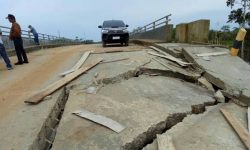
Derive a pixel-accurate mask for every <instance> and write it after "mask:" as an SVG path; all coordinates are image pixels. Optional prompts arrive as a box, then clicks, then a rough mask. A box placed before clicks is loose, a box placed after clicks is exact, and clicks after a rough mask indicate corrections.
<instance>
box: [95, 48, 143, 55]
mask: <svg viewBox="0 0 250 150" xmlns="http://www.w3.org/2000/svg"><path fill="white" fill-rule="evenodd" d="M136 51H143V49H136V50H121V49H114V50H106V51H94V52H91V54H103V53H119V52H136Z"/></svg>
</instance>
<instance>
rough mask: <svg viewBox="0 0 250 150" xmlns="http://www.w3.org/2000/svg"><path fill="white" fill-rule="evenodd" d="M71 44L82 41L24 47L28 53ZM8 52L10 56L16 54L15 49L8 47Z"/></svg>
mask: <svg viewBox="0 0 250 150" xmlns="http://www.w3.org/2000/svg"><path fill="white" fill-rule="evenodd" d="M69 45H80V43H78V44H77V43H68V44H66V43H61V44H48V45H36V46H28V47H24V49H25V51H26V52H27V53H30V52H34V51H37V50H41V49H47V48H56V47H62V46H69ZM7 53H8V55H9V56H14V55H16V51H15V49H8V50H7Z"/></svg>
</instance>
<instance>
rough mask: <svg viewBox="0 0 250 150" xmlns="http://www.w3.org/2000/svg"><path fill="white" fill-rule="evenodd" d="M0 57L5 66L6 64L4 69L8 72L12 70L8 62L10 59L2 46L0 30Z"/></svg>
mask: <svg viewBox="0 0 250 150" xmlns="http://www.w3.org/2000/svg"><path fill="white" fill-rule="evenodd" d="M0 56H2V58H3V60H4V62H5V64H6V67H7V69H8V70H11V69H13V68H12V65H11V62H10V59H9V57H8V55H7V53H6V50H5V47H4V45H3V40H2V30H1V29H0Z"/></svg>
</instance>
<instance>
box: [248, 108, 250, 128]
mask: <svg viewBox="0 0 250 150" xmlns="http://www.w3.org/2000/svg"><path fill="white" fill-rule="evenodd" d="M247 123H248V132H250V107H248V109H247Z"/></svg>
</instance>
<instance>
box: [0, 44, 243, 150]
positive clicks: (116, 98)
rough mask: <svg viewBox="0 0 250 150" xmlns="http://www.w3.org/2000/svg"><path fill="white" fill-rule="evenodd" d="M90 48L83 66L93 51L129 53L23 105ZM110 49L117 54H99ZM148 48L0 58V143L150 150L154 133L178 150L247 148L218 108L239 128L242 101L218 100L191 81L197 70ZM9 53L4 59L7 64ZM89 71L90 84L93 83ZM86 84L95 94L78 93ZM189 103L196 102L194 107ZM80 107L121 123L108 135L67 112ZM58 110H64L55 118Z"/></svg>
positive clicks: (16, 146)
mask: <svg viewBox="0 0 250 150" xmlns="http://www.w3.org/2000/svg"><path fill="white" fill-rule="evenodd" d="M166 45H167V44H165V45H164V44H163V46H166ZM174 46H176V47H182V46H183V45H180V44H172V45H171V48H172V47H174ZM184 46H185V45H184ZM184 46H183V47H184ZM190 47H192V45H189V48H190ZM195 47H196V46H195ZM184 49H185V47H184ZM211 49H213V48H211ZM89 50H94V51H95V52H99V53H95V54H91V55H90V57H89V58H88V59H87V62H85V64H84V65H86V64H89V63H90V62H91V61H93V60H95V59H97V58H100V57H101V58H103V59H104V60H115V59H120V58H128V59H126V60H122V61H117V62H111V63H101V64H98V65H97V66H96V67H94V68H92V69H91V70H90V71H88V72H87V73H86V74H84V75H82V76H80V77H79V78H77V79H76V80H74V81H73V82H71V83H70V84H68V85H67V86H66V87H67V88H66V89H60V90H58V91H57V92H55V93H53V94H52V95H51V97H50V98H48V99H46V100H45V101H43V102H42V103H40V104H38V105H26V104H24V103H23V101H24V100H25V99H26V98H27V97H29V96H31V95H32V94H34V93H35V92H37V91H39V90H41V89H43V88H44V87H46V86H48V85H49V84H51V83H52V82H54V81H57V80H58V79H60V78H61V77H59V76H58V74H59V73H61V72H64V71H65V70H68V69H69V68H71V66H73V65H74V64H75V63H76V62H77V61H78V60H79V58H80V57H81V55H82V54H83V53H84V52H86V51H89ZM115 50H119V51H120V52H117V53H103V52H105V51H110V52H111V51H115ZM163 50H164V49H163ZM122 51H123V52H122ZM148 52H155V51H153V50H152V49H149V48H148V47H142V46H138V45H131V46H129V47H119V46H114V47H113V46H112V47H107V48H102V47H101V45H98V44H96V45H78V46H67V47H59V48H53V49H44V50H40V51H37V52H33V53H29V54H28V56H29V58H30V63H29V64H27V65H22V66H17V67H15V68H14V70H11V71H7V70H5V67H4V65H2V64H1V65H0V75H1V78H0V84H1V85H4V86H1V87H0V93H1V95H0V133H1V134H0V149H45V148H46V149H55V150H57V149H58V150H62V149H65V150H66V149H79V150H80V149H81V150H82V149H86V150H90V149H91V150H99V149H107V150H108V149H115V150H116V149H132V150H133V149H143V148H145V149H147V150H156V149H157V144H156V134H169V135H171V136H172V137H173V140H174V144H175V145H176V147H177V148H178V149H185V147H187V148H189V149H200V147H201V145H203V146H202V148H203V149H204V150H210V149H216V148H217V149H223V150H224V149H225V150H226V149H230V148H233V149H239V150H244V149H246V148H245V147H244V144H243V143H242V142H241V141H240V140H239V138H238V136H237V135H236V133H235V132H234V130H233V129H232V128H231V127H230V126H229V124H228V123H227V122H226V120H225V119H224V118H223V116H222V114H221V113H220V112H219V111H218V109H219V108H221V107H225V108H227V109H228V110H229V111H231V112H232V113H233V114H234V115H236V116H237V117H238V118H241V120H240V121H241V123H242V124H243V125H244V126H246V118H245V117H244V116H245V113H246V110H247V109H246V107H243V106H238V105H236V104H234V103H232V101H231V102H230V103H229V104H219V105H217V101H216V99H215V98H214V92H213V91H210V90H208V89H207V88H205V87H203V86H201V85H199V84H197V83H198V78H199V77H201V76H202V75H203V72H199V71H197V70H199V69H197V68H195V67H191V66H190V67H187V68H182V67H180V66H178V65H176V64H175V63H173V62H170V61H168V60H166V59H162V58H158V57H155V56H152V55H149V54H148ZM200 52H201V53H202V50H201V51H200ZM219 57H221V56H219ZM219 57H218V58H216V59H219ZM223 57H225V56H223ZM15 59H16V58H15V57H11V60H12V62H14V61H15ZM179 59H181V60H183V61H187V60H186V59H185V58H179ZM212 59H213V58H212ZM156 60H157V61H156ZM212 61H213V60H212ZM159 62H161V63H159ZM232 63H233V62H232ZM241 63H243V62H241ZM162 64H164V65H162ZM244 66H245V64H244ZM96 74H98V77H97V79H96V80H97V82H98V84H97V85H96V84H94V82H93V79H94V76H95V75H96ZM243 77H244V76H243ZM242 80H244V79H242ZM93 86H94V87H98V88H100V89H99V90H98V91H97V94H87V93H85V92H84V91H85V90H86V89H87V88H88V87H93ZM214 86H215V88H218V87H216V84H215V85H214ZM228 99H230V98H228ZM62 103H65V104H62ZM192 108H199V109H197V111H198V112H194V111H193V109H192ZM79 109H85V110H88V111H91V112H93V113H96V114H99V115H103V116H106V117H109V118H111V119H113V120H115V121H118V122H119V123H121V124H122V125H124V126H125V127H126V129H125V130H123V131H122V132H121V133H115V132H113V131H111V130H110V129H108V128H105V127H103V126H101V125H98V124H95V123H93V122H91V121H89V120H85V119H83V118H79V117H76V116H74V115H72V112H74V111H76V110H79ZM61 110H64V111H63V112H62V113H63V114H61V116H60V117H59V118H55V114H56V113H58V112H59V111H61ZM54 111H55V112H54ZM57 111H58V112H57ZM204 111H205V112H204ZM193 113H200V114H199V115H194V114H193ZM213 118H215V120H213ZM53 119H54V120H57V121H58V122H59V123H58V124H57V125H56V126H54V128H53V129H51V128H52V127H50V125H51V124H56V123H53V121H52V120H53ZM171 128H172V129H171ZM189 129H191V130H189ZM201 133H202V134H201ZM222 133H224V134H222ZM207 135H209V136H207ZM180 137H181V138H180ZM228 137H230V138H228ZM179 139H180V140H179ZM154 141H155V142H154ZM232 141H234V142H232ZM152 142H153V143H152ZM151 143H152V144H151ZM183 143H185V144H183ZM204 144H205V145H206V146H204ZM225 145H226V146H227V147H226V146H225ZM183 146H185V147H183Z"/></svg>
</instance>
